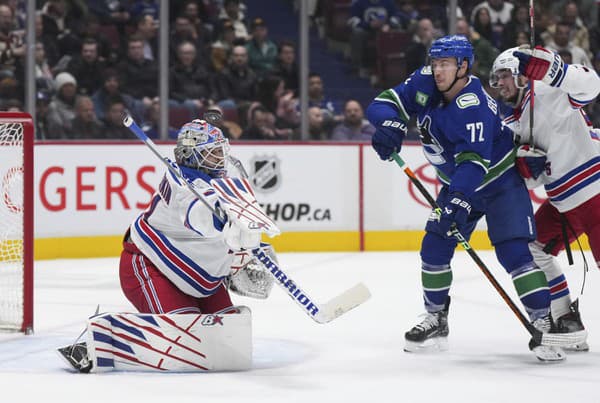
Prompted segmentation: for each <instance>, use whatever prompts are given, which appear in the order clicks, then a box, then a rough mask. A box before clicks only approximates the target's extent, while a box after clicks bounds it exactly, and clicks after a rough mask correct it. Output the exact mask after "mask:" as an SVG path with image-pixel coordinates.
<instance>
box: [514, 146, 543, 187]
mask: <svg viewBox="0 0 600 403" xmlns="http://www.w3.org/2000/svg"><path fill="white" fill-rule="evenodd" d="M515 164H516V165H517V169H518V170H519V173H520V174H521V176H522V177H523V178H525V179H537V178H538V177H539V176H540V175H541V174H542V173H544V171H545V170H546V153H545V152H543V151H542V150H540V149H535V150H531V148H529V146H528V145H522V146H519V149H518V150H517V159H516V161H515Z"/></svg>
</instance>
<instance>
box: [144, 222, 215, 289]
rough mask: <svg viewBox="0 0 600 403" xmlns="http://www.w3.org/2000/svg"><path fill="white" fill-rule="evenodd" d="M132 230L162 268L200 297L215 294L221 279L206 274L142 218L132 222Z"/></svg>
mask: <svg viewBox="0 0 600 403" xmlns="http://www.w3.org/2000/svg"><path fill="white" fill-rule="evenodd" d="M134 228H135V230H136V232H137V233H138V234H139V236H140V237H141V239H142V240H143V242H145V243H146V245H147V246H148V247H150V248H151V249H152V251H153V252H154V253H155V255H156V256H157V257H158V259H160V263H161V264H162V266H163V267H165V268H167V269H169V270H171V271H172V272H173V273H175V274H176V275H177V276H178V277H179V278H181V280H183V281H184V282H185V283H187V284H189V285H190V286H191V287H192V288H193V289H195V290H196V291H198V292H199V293H200V294H202V295H206V296H208V295H212V294H214V293H215V292H217V289H218V287H219V285H221V281H222V280H223V278H222V277H214V276H211V275H210V274H208V273H207V272H206V270H204V269H203V268H202V267H201V266H200V265H198V264H197V263H195V262H194V261H193V260H192V259H190V258H189V257H188V256H186V255H185V254H184V253H182V252H181V251H179V250H178V249H177V248H176V247H174V246H173V245H172V244H171V243H170V242H169V240H168V239H167V237H165V236H164V235H163V234H161V233H160V232H159V231H156V230H155V229H154V228H152V226H151V225H149V224H148V223H147V222H146V221H145V220H144V217H143V216H140V217H139V218H138V219H137V220H136V221H135V222H134ZM156 263H158V262H156Z"/></svg>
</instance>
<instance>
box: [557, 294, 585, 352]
mask: <svg viewBox="0 0 600 403" xmlns="http://www.w3.org/2000/svg"><path fill="white" fill-rule="evenodd" d="M584 330H585V326H583V322H582V321H581V315H580V314H579V300H578V299H577V300H575V301H573V302H572V303H571V305H570V306H569V312H568V313H566V314H564V315H563V316H561V317H560V318H558V319H557V320H556V331H557V333H575V332H581V331H584ZM563 349H564V350H566V351H589V350H590V347H589V345H588V344H587V341H585V340H584V341H583V342H581V343H575V344H571V345H569V346H564V347H563Z"/></svg>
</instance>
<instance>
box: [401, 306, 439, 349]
mask: <svg viewBox="0 0 600 403" xmlns="http://www.w3.org/2000/svg"><path fill="white" fill-rule="evenodd" d="M449 306H450V297H448V299H447V300H446V306H445V307H444V309H443V310H441V311H438V312H433V313H427V314H425V318H424V319H423V321H421V323H419V324H417V325H415V326H414V327H413V328H412V329H410V330H409V331H408V332H406V333H405V334H404V340H405V344H404V351H406V352H410V353H415V352H428V351H446V350H448V333H449V329H448V307H449Z"/></svg>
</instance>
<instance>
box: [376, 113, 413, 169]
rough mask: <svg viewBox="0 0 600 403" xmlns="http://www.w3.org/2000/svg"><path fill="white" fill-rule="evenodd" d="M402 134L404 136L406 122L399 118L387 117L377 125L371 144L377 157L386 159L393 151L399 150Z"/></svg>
mask: <svg viewBox="0 0 600 403" xmlns="http://www.w3.org/2000/svg"><path fill="white" fill-rule="evenodd" d="M404 136H406V124H405V123H404V122H403V121H401V120H395V119H387V120H384V121H383V122H382V123H381V124H380V125H379V126H377V129H376V130H375V133H374V134H373V137H372V139H371V144H372V145H373V148H374V149H375V152H377V155H379V158H381V159H382V160H384V161H387V160H389V159H390V157H391V156H392V153H393V152H397V153H399V152H400V148H402V140H403V139H404Z"/></svg>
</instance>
